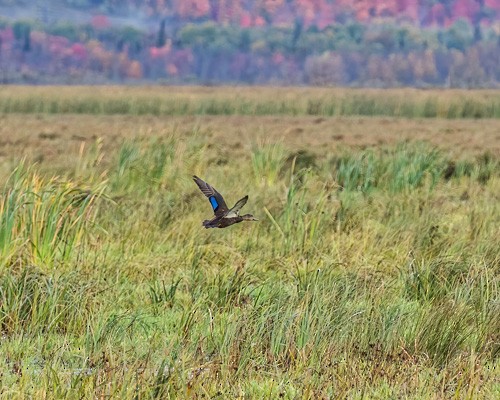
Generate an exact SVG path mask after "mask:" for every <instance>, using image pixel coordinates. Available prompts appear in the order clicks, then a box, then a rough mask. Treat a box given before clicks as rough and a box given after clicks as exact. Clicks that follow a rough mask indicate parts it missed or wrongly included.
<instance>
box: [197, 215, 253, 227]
mask: <svg viewBox="0 0 500 400" xmlns="http://www.w3.org/2000/svg"><path fill="white" fill-rule="evenodd" d="M242 221H244V219H243V217H240V216H237V217H233V218H227V217H226V218H214V219H211V220H205V221H203V226H204V227H205V228H207V229H208V228H227V227H228V226H231V225H234V224H237V223H238V222H242Z"/></svg>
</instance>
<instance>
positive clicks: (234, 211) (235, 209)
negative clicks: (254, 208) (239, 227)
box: [225, 195, 248, 218]
mask: <svg viewBox="0 0 500 400" xmlns="http://www.w3.org/2000/svg"><path fill="white" fill-rule="evenodd" d="M247 201H248V195H246V196H245V197H243V198H242V199H240V200H238V201H237V202H236V204H235V205H234V207H233V208H231V209H230V210H229V211H228V212H227V214H226V216H225V218H234V217H238V216H239V215H240V210H241V209H242V208H243V206H244V205H245V204H247Z"/></svg>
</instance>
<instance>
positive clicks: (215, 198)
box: [193, 175, 258, 229]
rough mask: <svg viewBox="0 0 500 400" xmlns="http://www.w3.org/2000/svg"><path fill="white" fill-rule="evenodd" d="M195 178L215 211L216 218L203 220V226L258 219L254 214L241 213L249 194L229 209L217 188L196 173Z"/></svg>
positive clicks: (232, 223)
mask: <svg viewBox="0 0 500 400" xmlns="http://www.w3.org/2000/svg"><path fill="white" fill-rule="evenodd" d="M193 180H194V181H195V183H196V184H197V185H198V187H199V188H200V190H201V192H202V193H203V194H204V195H205V196H206V197H207V198H208V201H209V202H210V205H211V206H212V210H213V211H214V218H212V219H211V220H205V221H203V226H204V227H205V228H206V229H209V228H227V227H228V226H231V225H234V224H237V223H239V222H243V221H258V219H257V218H255V217H254V216H253V215H252V214H244V215H240V210H241V209H242V208H243V206H244V205H245V204H246V203H247V201H248V195H246V196H245V197H243V198H241V199H240V200H238V201H237V202H236V204H235V205H234V206H233V208H231V209H229V208H228V207H227V205H226V202H225V201H224V197H222V195H221V194H220V193H219V192H218V191H217V190H215V189H214V188H213V187H212V186H210V185H209V184H208V183H207V182H205V181H204V180H203V179H200V178H198V177H197V176H196V175H193Z"/></svg>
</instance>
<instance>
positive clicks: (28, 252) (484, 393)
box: [0, 87, 500, 399]
mask: <svg viewBox="0 0 500 400" xmlns="http://www.w3.org/2000/svg"><path fill="white" fill-rule="evenodd" d="M236 93H237V94H236V95H235V94H234V93H233V91H232V90H231V89H230V88H165V87H158V88H144V87H137V88H119V87H108V88H104V87H97V88H83V87H82V88H70V87H38V88H31V87H2V88H0V112H1V113H2V114H0V161H1V163H0V181H1V182H2V192H1V197H0V330H1V337H0V387H1V397H2V398H9V399H24V398H69V399H76V398H109V397H111V398H140V399H143V398H162V399H163V398H220V399H224V398H248V399H254V398H268V399H275V398H285V399H296V398H310V399H318V398H325V399H326V398H332V399H333V398H351V399H361V398H370V399H372V398H379V399H387V398H398V399H399V398H408V399H421V398H432V399H448V398H454V399H465V398H474V399H476V398H484V399H492V398H498V397H500V371H499V368H500V286H499V285H500V250H499V242H500V93H499V92H495V91H475V92H473V91H471V92H466V91H453V92H447V91H416V90H391V91H382V90H373V91H368V92H367V93H366V95H364V94H363V92H362V91H361V90H359V91H358V90H345V89H342V90H334V89H310V88H307V89H306V88H279V89H272V88H254V89H250V88H238V89H237V91H236ZM193 174H195V175H198V176H200V177H202V178H203V179H206V180H207V181H208V182H209V183H211V184H212V185H213V186H215V188H217V189H218V190H219V191H220V192H221V193H222V194H223V195H224V196H225V198H226V201H227V202H228V204H230V205H232V204H234V202H236V200H238V199H239V198H241V197H242V196H243V195H245V194H249V197H250V199H249V201H248V203H247V205H246V206H245V208H244V209H243V212H250V213H253V214H254V215H256V216H257V217H258V218H259V221H258V222H243V223H241V224H238V225H235V226H231V227H229V228H227V229H222V230H220V229H211V230H205V229H204V228H203V227H202V226H201V222H202V221H203V220H204V219H208V218H209V217H210V216H211V209H210V205H209V203H208V201H207V200H206V198H205V197H204V196H203V195H202V193H201V192H200V191H199V190H198V188H197V187H196V185H195V184H194V182H193V181H192V179H191V176H192V175H193Z"/></svg>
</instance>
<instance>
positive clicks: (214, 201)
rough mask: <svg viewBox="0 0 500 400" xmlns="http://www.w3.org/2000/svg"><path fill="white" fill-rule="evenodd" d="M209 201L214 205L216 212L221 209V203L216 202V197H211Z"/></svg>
mask: <svg viewBox="0 0 500 400" xmlns="http://www.w3.org/2000/svg"><path fill="white" fill-rule="evenodd" d="M208 200H210V204H212V208H213V209H214V211H217V209H218V208H219V203H217V200H215V196H210V197H209V198H208Z"/></svg>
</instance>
